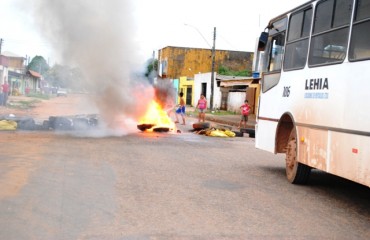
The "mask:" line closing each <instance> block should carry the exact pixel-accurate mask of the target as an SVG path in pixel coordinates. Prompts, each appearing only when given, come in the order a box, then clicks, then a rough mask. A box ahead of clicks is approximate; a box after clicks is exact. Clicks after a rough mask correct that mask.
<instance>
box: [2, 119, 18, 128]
mask: <svg viewBox="0 0 370 240" xmlns="http://www.w3.org/2000/svg"><path fill="white" fill-rule="evenodd" d="M16 129H17V122H16V121H11V120H1V121H0V130H16Z"/></svg>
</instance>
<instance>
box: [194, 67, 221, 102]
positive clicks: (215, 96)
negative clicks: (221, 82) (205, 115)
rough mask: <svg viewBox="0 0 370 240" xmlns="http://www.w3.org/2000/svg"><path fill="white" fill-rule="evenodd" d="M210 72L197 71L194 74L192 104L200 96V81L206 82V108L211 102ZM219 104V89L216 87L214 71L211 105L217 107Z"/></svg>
mask: <svg viewBox="0 0 370 240" xmlns="http://www.w3.org/2000/svg"><path fill="white" fill-rule="evenodd" d="M211 75H212V74H211V72H208V73H199V74H195V75H194V98H193V99H194V103H193V105H194V106H196V105H197V102H198V99H199V98H200V94H201V91H202V83H207V96H206V99H207V103H208V106H207V108H210V104H211ZM220 105H221V91H220V87H217V82H216V73H214V85H213V107H214V108H216V107H217V108H219V107H220Z"/></svg>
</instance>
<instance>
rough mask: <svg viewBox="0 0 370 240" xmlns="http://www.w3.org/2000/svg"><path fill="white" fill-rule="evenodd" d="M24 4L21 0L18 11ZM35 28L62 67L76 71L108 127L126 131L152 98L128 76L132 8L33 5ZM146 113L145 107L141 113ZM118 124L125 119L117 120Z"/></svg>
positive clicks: (121, 1) (120, 0) (79, 1)
mask: <svg viewBox="0 0 370 240" xmlns="http://www.w3.org/2000/svg"><path fill="white" fill-rule="evenodd" d="M24 4H27V3H24V1H22V5H23V7H25V6H24ZM29 4H32V6H27V7H26V8H27V9H28V11H29V10H30V9H32V12H33V16H32V17H33V19H35V25H36V26H37V27H39V28H40V29H39V30H40V31H41V33H42V34H43V35H44V36H45V37H46V38H47V39H48V40H49V41H50V42H51V44H52V45H53V47H54V50H55V52H56V53H57V54H58V55H59V57H61V58H62V59H63V63H65V64H68V65H73V66H76V67H78V68H80V69H81V71H82V72H83V75H84V78H85V79H86V81H85V82H84V83H83V85H84V88H85V89H87V90H88V91H89V92H90V93H92V94H93V98H92V103H93V104H94V105H95V106H96V107H97V109H98V110H99V114H100V116H101V119H102V121H103V122H104V123H105V124H106V126H107V127H108V128H116V127H117V126H116V125H117V121H118V122H119V125H120V127H121V126H122V125H125V124H126V125H127V126H125V127H126V128H127V127H128V125H129V124H128V123H127V121H126V120H127V119H132V120H133V121H135V119H136V118H137V117H138V116H140V114H142V112H140V111H143V106H145V105H146V104H147V103H148V101H150V100H151V99H152V98H153V96H154V90H153V88H152V87H151V86H150V85H149V84H146V83H145V81H142V80H141V79H138V77H133V74H132V72H133V70H135V67H136V66H135V63H136V62H137V59H136V54H135V49H137V48H136V47H135V43H134V41H133V39H134V19H133V17H132V15H131V13H132V11H133V9H132V6H131V4H130V1H127V0H107V1H101V0H74V1H66V0H63V1H62V0H57V1H50V0H34V1H30V3H29ZM144 109H145V108H144ZM122 119H126V120H123V121H121V120H122Z"/></svg>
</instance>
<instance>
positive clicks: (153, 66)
mask: <svg viewBox="0 0 370 240" xmlns="http://www.w3.org/2000/svg"><path fill="white" fill-rule="evenodd" d="M154 71H155V72H157V71H158V59H154V60H153V59H149V60H148V61H147V66H146V72H145V77H147V78H149V76H151V74H152V73H153V72H154Z"/></svg>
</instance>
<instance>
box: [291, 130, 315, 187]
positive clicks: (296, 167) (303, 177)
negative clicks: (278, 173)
mask: <svg viewBox="0 0 370 240" xmlns="http://www.w3.org/2000/svg"><path fill="white" fill-rule="evenodd" d="M285 163H286V166H285V171H286V176H287V179H288V181H289V182H290V183H293V184H302V185H303V184H306V183H307V182H308V179H309V177H310V173H311V167H309V166H307V165H305V164H302V163H300V162H298V161H297V136H296V131H295V129H293V130H292V131H291V133H290V136H289V140H288V145H287V148H286V155H285Z"/></svg>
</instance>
